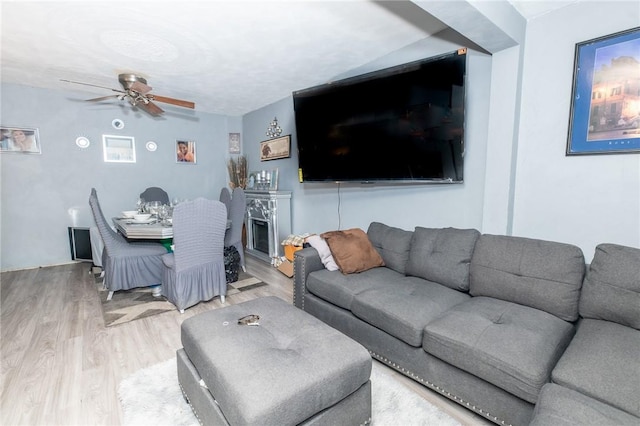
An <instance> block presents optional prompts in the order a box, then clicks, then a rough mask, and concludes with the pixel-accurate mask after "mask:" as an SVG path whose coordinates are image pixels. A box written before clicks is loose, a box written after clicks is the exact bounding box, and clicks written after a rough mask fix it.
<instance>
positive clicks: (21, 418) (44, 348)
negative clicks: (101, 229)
mask: <svg viewBox="0 0 640 426" xmlns="http://www.w3.org/2000/svg"><path fill="white" fill-rule="evenodd" d="M247 270H248V272H249V273H251V274H253V275H254V276H256V277H257V278H259V279H261V280H263V281H265V282H267V283H269V285H268V286H265V287H260V288H258V289H256V290H254V291H251V292H248V293H239V294H236V295H231V296H227V301H226V304H227V305H228V304H236V303H240V302H244V301H246V300H250V299H253V298H256V297H263V296H270V295H274V296H277V297H280V298H282V299H284V300H286V301H289V302H291V300H292V286H293V283H292V280H291V279H289V278H287V277H286V276H284V275H283V274H281V273H280V272H279V271H277V270H276V269H274V268H272V267H271V266H270V265H268V264H266V263H264V262H262V261H260V260H257V259H255V258H253V257H251V256H247ZM0 284H1V285H0V337H1V350H0V357H1V375H0V379H1V385H2V389H1V394H0V398H1V399H0V424H2V425H119V424H121V418H122V413H121V409H120V403H119V401H118V396H117V389H118V384H119V383H120V381H121V380H122V379H124V378H125V377H127V376H128V375H130V374H132V373H133V372H135V371H137V370H139V369H141V368H144V367H148V366H151V365H153V364H156V363H158V362H161V361H165V360H167V359H169V358H172V357H174V356H175V351H176V350H177V349H179V348H180V347H181V346H182V345H181V343H180V325H181V324H182V321H184V320H185V319H187V318H190V317H192V316H193V315H197V314H199V313H201V312H204V311H207V310H210V309H216V308H219V307H222V306H223V305H222V304H221V303H220V302H219V299H218V298H215V299H214V300H212V301H210V302H207V303H200V304H198V305H196V306H194V307H192V308H190V309H187V310H185V313H184V314H180V313H179V312H178V311H177V310H176V311H172V312H167V313H163V314H160V315H156V316H153V317H150V318H145V319H140V320H136V321H132V322H129V323H126V324H122V325H118V326H114V327H109V328H105V327H104V322H103V319H102V313H101V308H100V300H99V298H98V293H97V291H96V284H95V281H94V278H93V275H92V274H91V273H90V264H88V263H73V264H68V265H60V266H52V267H46V268H36V269H27V270H21V271H11V272H4V273H2V274H0ZM387 370H388V373H389V374H390V375H392V376H393V377H394V378H396V380H398V381H399V382H401V383H404V384H406V385H407V386H408V387H410V388H411V389H413V390H414V391H415V392H416V393H418V394H420V395H421V396H422V397H424V398H425V399H427V400H429V401H430V402H431V403H433V404H435V405H437V406H438V407H440V408H441V409H442V410H443V411H446V412H447V413H449V415H451V416H452V417H454V418H456V419H457V420H458V421H459V422H461V423H462V424H465V425H488V424H491V423H489V422H488V421H486V420H484V419H483V418H481V417H479V416H477V415H475V414H473V413H471V412H470V411H468V410H465V409H464V408H462V407H460V406H458V405H457V404H455V403H453V402H450V401H449V400H447V399H446V398H443V397H441V396H439V395H437V394H435V393H433V392H431V391H429V390H427V389H426V388H424V387H422V386H420V385H418V384H416V383H415V382H413V381H412V380H410V379H408V378H406V377H404V376H402V375H400V374H398V373H396V372H395V371H393V370H391V369H387Z"/></svg>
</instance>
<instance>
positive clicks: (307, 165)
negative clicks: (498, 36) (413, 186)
mask: <svg viewBox="0 0 640 426" xmlns="http://www.w3.org/2000/svg"><path fill="white" fill-rule="evenodd" d="M465 70H466V49H461V50H459V51H457V52H453V53H450V54H446V55H442V56H438V57H434V58H429V59H425V60H420V61H416V62H412V63H409V64H404V65H400V66H396V67H393V68H387V69H384V70H381V71H375V72H372V73H368V74H365V75H361V76H357V77H352V78H348V79H344V80H339V81H335V82H331V83H328V84H324V85H321V86H316V87H312V88H309V89H304V90H299V91H296V92H293V103H294V110H295V122H296V133H297V142H298V159H299V171H300V178H301V180H302V181H303V182H363V183H376V182H379V183H385V182H386V183H434V182H438V183H460V182H462V181H463V176H464V173H463V158H464V109H465V108H464V100H465Z"/></svg>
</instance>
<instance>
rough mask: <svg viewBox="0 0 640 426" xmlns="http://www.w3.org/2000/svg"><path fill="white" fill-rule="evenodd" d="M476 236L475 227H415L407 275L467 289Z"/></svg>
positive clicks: (463, 289)
mask: <svg viewBox="0 0 640 426" xmlns="http://www.w3.org/2000/svg"><path fill="white" fill-rule="evenodd" d="M479 235H480V232H478V231H477V230H475V229H456V228H440V229H433V228H422V227H419V226H418V227H416V228H415V231H414V232H413V237H412V239H411V251H410V253H409V263H408V264H407V269H406V273H407V275H413V276H416V277H420V278H424V279H426V280H429V281H434V282H437V283H440V284H443V285H446V286H447V287H450V288H452V289H454V290H460V291H468V290H469V262H470V261H471V255H472V253H473V248H474V247H475V244H476V240H477V239H478V236H479Z"/></svg>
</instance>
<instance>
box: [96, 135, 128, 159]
mask: <svg viewBox="0 0 640 426" xmlns="http://www.w3.org/2000/svg"><path fill="white" fill-rule="evenodd" d="M102 149H103V153H104V161H105V163H135V162H136V144H135V139H134V138H133V136H115V135H102Z"/></svg>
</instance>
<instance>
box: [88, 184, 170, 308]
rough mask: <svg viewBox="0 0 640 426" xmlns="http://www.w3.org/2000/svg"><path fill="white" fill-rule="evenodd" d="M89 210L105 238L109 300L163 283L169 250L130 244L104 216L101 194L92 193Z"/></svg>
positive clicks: (106, 279) (106, 285)
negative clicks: (138, 288) (120, 293)
mask: <svg viewBox="0 0 640 426" xmlns="http://www.w3.org/2000/svg"><path fill="white" fill-rule="evenodd" d="M89 206H90V207H91V211H92V213H93V219H94V221H95V223H96V226H97V228H98V233H99V234H100V237H101V238H102V242H103V244H104V249H103V251H102V268H103V271H104V281H103V283H104V284H103V285H104V288H105V289H106V290H109V294H108V296H107V300H111V298H112V297H113V293H114V292H116V291H118V290H128V289H131V288H136V287H150V286H153V285H157V284H160V283H161V282H162V256H163V255H164V254H166V253H167V249H165V248H164V246H163V245H162V244H159V243H146V242H136V243H130V242H129V241H127V240H126V238H124V237H123V236H122V235H120V234H118V233H117V232H116V231H114V230H113V229H112V228H111V227H110V226H109V223H108V222H107V220H106V219H105V217H104V214H103V213H102V208H101V207H100V202H99V201H98V194H97V192H96V190H95V188H92V189H91V195H90V196H89Z"/></svg>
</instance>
